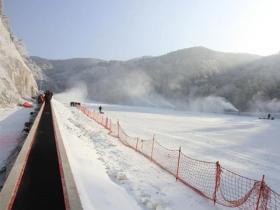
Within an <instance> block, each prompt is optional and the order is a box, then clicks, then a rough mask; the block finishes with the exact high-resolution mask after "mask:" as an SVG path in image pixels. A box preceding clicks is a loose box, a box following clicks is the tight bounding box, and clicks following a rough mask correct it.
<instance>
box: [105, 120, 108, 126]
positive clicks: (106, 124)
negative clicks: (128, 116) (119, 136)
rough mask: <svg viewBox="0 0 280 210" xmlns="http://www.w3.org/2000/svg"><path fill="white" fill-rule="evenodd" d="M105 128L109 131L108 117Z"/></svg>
mask: <svg viewBox="0 0 280 210" xmlns="http://www.w3.org/2000/svg"><path fill="white" fill-rule="evenodd" d="M105 128H106V129H108V117H106V123H105Z"/></svg>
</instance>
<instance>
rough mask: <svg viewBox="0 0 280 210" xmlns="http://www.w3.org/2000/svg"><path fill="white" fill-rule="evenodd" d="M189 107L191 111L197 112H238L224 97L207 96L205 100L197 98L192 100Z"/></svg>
mask: <svg viewBox="0 0 280 210" xmlns="http://www.w3.org/2000/svg"><path fill="white" fill-rule="evenodd" d="M187 106H188V109H189V110H190V111H195V112H214V113H223V112H238V109H237V108H235V107H234V106H233V105H232V104H231V103H230V102H229V101H227V100H226V99H225V98H223V97H218V96H207V97H204V98H196V99H193V100H190V102H189V104H188V105H187Z"/></svg>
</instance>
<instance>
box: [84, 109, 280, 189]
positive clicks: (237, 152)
mask: <svg viewBox="0 0 280 210" xmlns="http://www.w3.org/2000/svg"><path fill="white" fill-rule="evenodd" d="M88 106H90V107H91V108H93V109H95V110H97V107H98V106H99V104H88ZM102 107H103V109H104V111H105V115H107V116H109V117H111V118H113V119H115V120H119V121H120V124H121V126H122V127H123V128H124V130H125V131H126V132H127V133H128V135H130V136H140V137H143V138H144V139H151V138H152V136H153V135H155V138H156V140H157V141H159V142H160V143H161V144H162V145H165V146H167V147H168V148H171V149H172V148H174V149H177V148H179V147H180V146H181V147H182V151H183V152H184V153H185V154H187V155H189V156H191V157H193V158H195V159H199V160H205V161H213V162H215V161H217V160H219V161H220V163H221V165H222V166H224V167H226V168H228V169H230V170H232V171H234V172H236V173H239V174H241V175H244V176H247V177H250V178H254V179H257V180H260V179H261V177H262V175H263V174H265V176H266V183H267V184H268V185H270V186H271V187H272V189H274V190H275V191H278V192H279V191H280V161H279V160H280V153H279V148H280V141H279V137H280V129H279V127H280V120H260V119H258V117H256V116H238V115H225V114H211V113H190V112H180V111H174V110H167V109H158V108H147V107H129V106H117V105H106V104H103V105H102Z"/></svg>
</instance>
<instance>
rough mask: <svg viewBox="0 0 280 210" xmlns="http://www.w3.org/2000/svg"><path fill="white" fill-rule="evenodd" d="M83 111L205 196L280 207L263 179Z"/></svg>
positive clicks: (244, 205)
mask: <svg viewBox="0 0 280 210" xmlns="http://www.w3.org/2000/svg"><path fill="white" fill-rule="evenodd" d="M77 108H78V109H79V110H80V111H82V112H83V113H85V114H86V115H87V116H88V117H90V118H91V119H93V120H95V121H96V122H97V123H99V124H100V125H102V126H103V127H104V128H106V129H107V130H109V134H110V135H111V136H113V137H116V138H118V139H119V140H120V141H121V142H122V143H123V144H124V145H126V146H128V147H130V148H133V149H134V150H136V151H137V152H139V153H140V154H142V155H144V156H145V157H147V158H148V159H150V160H151V161H153V162H154V163H155V164H157V165H158V166H160V167H161V168H162V169H164V170H165V171H167V172H169V173H170V174H172V175H173V176H175V177H176V179H177V180H179V181H181V182H182V183H183V184H185V185H187V186H188V187H190V188H192V189H193V190H194V191H196V192H197V193H199V194H200V195H202V196H203V197H205V198H207V199H210V200H212V201H213V202H214V204H215V203H219V204H221V205H223V206H228V207H238V208H240V209H244V210H251V209H252V210H253V209H255V210H280V195H279V194H278V193H276V192H274V191H273V190H272V189H271V188H270V187H269V186H267V185H266V184H265V181H264V177H263V179H262V180H261V181H258V180H253V179H250V178H247V177H244V176H241V175H239V174H236V173H234V172H232V171H230V170H228V169H225V168H223V167H221V166H220V164H219V162H216V163H215V162H206V161H201V160H196V159H193V158H191V157H188V156H187V155H185V154H184V153H182V152H181V148H179V149H178V150H171V149H168V148H166V147H164V146H163V145H161V144H160V143H159V142H158V141H156V140H155V138H154V137H153V138H152V139H150V140H143V139H140V138H139V137H131V136H129V135H127V134H126V132H125V131H124V130H123V128H122V127H121V126H120V123H119V122H116V123H113V122H112V120H111V119H109V118H107V117H105V116H104V115H103V114H100V113H98V112H94V111H90V110H89V109H88V108H86V107H83V106H79V107H77Z"/></svg>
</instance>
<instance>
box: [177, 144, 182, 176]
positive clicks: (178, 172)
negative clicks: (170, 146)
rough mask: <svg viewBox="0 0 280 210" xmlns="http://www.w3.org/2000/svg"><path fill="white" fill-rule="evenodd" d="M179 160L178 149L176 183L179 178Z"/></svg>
mask: <svg viewBox="0 0 280 210" xmlns="http://www.w3.org/2000/svg"><path fill="white" fill-rule="evenodd" d="M180 158H181V147H179V154H178V161H177V170H176V181H177V180H178V178H179V167H180Z"/></svg>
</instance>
